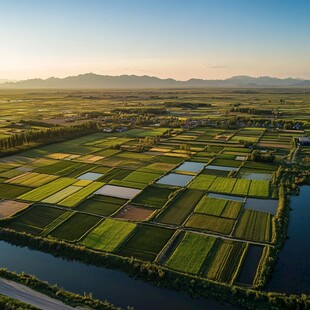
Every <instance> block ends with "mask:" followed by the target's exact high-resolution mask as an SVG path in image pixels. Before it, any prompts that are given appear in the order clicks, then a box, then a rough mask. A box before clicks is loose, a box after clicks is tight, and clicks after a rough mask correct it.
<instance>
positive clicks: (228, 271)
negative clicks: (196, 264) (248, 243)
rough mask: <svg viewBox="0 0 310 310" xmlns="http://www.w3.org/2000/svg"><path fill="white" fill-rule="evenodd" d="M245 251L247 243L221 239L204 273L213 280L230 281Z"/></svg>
mask: <svg viewBox="0 0 310 310" xmlns="http://www.w3.org/2000/svg"><path fill="white" fill-rule="evenodd" d="M244 251H245V243H242V242H234V241H229V240H223V241H221V242H220V244H219V245H218V247H217V249H216V252H215V253H214V255H213V256H212V258H211V259H210V262H208V264H206V265H207V266H206V268H205V270H204V275H205V276H206V277H207V278H209V279H211V280H215V281H219V282H226V283H229V282H230V281H231V280H232V278H233V276H234V274H235V273H236V272H237V268H238V265H239V261H240V258H241V255H242V253H243V252H244Z"/></svg>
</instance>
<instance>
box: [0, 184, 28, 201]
mask: <svg viewBox="0 0 310 310" xmlns="http://www.w3.org/2000/svg"><path fill="white" fill-rule="evenodd" d="M29 191H30V188H29V187H25V186H19V185H13V184H5V183H0V198H4V199H14V198H16V197H18V196H20V195H22V194H25V193H27V192H29Z"/></svg>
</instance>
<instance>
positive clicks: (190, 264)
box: [165, 232, 216, 274]
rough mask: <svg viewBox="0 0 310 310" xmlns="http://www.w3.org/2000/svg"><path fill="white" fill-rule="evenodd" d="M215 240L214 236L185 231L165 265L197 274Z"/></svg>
mask: <svg viewBox="0 0 310 310" xmlns="http://www.w3.org/2000/svg"><path fill="white" fill-rule="evenodd" d="M215 240H216V239H215V238H214V237H208V236H204V235H198V234H193V233H188V232H187V233H185V235H184V237H183V239H182V240H181V242H180V244H179V245H178V247H177V248H176V249H175V251H174V252H173V254H172V255H171V257H170V258H169V259H168V261H167V262H166V264H165V266H166V267H168V268H171V269H174V270H177V271H182V272H185V273H190V274H198V273H199V271H200V269H201V267H202V265H203V263H204V261H205V259H206V257H207V256H208V253H209V251H210V250H211V248H212V246H213V244H214V242H215Z"/></svg>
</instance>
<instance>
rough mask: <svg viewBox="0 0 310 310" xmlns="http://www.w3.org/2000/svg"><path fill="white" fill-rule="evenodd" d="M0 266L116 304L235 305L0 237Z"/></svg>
mask: <svg viewBox="0 0 310 310" xmlns="http://www.w3.org/2000/svg"><path fill="white" fill-rule="evenodd" d="M0 249H1V255H0V267H2V268H7V269H8V270H11V271H16V272H18V273H21V272H23V271H24V272H26V273H28V274H32V275H35V276H36V277H38V278H39V279H41V280H44V281H48V282H49V283H50V284H57V285H58V286H60V287H63V288H64V289H66V290H68V291H71V292H75V293H78V294H81V295H83V294H84V292H86V293H90V292H92V293H93V296H94V297H95V298H99V299H101V300H105V299H107V300H109V301H110V302H112V303H113V304H115V305H117V306H121V307H124V308H126V306H128V305H130V306H134V308H135V309H136V310H139V309H149V310H155V309H162V310H166V309H167V310H168V309H180V310H187V309H198V310H200V309H201V310H202V309H219V310H226V309H227V310H228V309H237V308H235V307H233V306H230V305H226V304H221V303H219V302H216V301H213V300H208V299H202V298H200V299H192V298H191V297H190V296H189V295H186V294H183V293H179V292H176V291H172V290H168V289H166V288H162V287H157V286H154V285H152V284H150V283H148V282H145V281H142V280H135V279H134V278H131V277H129V276H128V275H127V274H126V273H124V272H121V271H118V270H113V269H107V268H103V267H96V266H92V265H86V264H84V263H81V262H77V261H72V260H65V259H63V258H60V257H54V256H52V255H51V254H46V253H42V252H39V251H36V250H31V249H29V248H27V247H17V246H14V245H11V244H9V243H7V242H4V241H0Z"/></svg>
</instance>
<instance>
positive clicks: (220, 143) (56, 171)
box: [0, 95, 306, 287]
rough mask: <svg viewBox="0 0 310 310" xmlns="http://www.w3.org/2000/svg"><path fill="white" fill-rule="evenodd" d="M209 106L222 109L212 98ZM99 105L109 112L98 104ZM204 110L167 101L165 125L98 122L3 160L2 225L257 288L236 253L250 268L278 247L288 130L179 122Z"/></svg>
mask: <svg viewBox="0 0 310 310" xmlns="http://www.w3.org/2000/svg"><path fill="white" fill-rule="evenodd" d="M55 96H56V95H55ZM141 98H142V97H141ZM141 98H140V99H141ZM225 100H226V99H225ZM225 100H224V101H225ZM103 101H104V100H103ZM103 101H102V102H103ZM222 101H223V100H222ZM222 101H221V102H222ZM141 102H144V103H143V104H148V102H147V100H142V99H141ZM215 102H217V100H215ZM228 102H229V104H230V103H232V101H231V99H227V106H226V108H227V107H228ZM224 103H225V102H224ZM132 104H133V105H134V104H135V103H132ZM225 104H226V103H225ZM244 104H246V103H244ZM113 105H115V107H116V106H117V105H116V104H114V103H111V106H113ZM224 106H225V105H224ZM216 107H217V108H218V109H219V111H220V113H222V112H223V113H224V112H225V111H226V108H224V107H223V106H222V105H221V104H220V103H219V102H218V103H216ZM71 108H72V111H74V106H71ZM144 108H145V106H143V105H142V106H141V109H144ZM98 109H99V110H100V111H104V112H105V113H107V112H109V113H112V114H113V112H112V111H111V110H108V108H106V107H105V106H104V105H103V104H102V105H101V104H99V105H98ZM209 110H210V108H201V109H198V110H190V109H183V108H181V107H173V108H167V111H168V112H167V113H170V112H174V113H181V114H180V115H182V117H180V118H179V120H180V123H178V124H177V125H176V126H174V127H172V126H170V125H169V126H168V125H167V127H166V126H152V125H151V126H147V125H145V126H144V125H141V126H128V128H127V126H124V128H125V129H124V128H123V127H121V129H122V130H123V131H117V130H112V131H111V132H110V131H109V130H107V129H110V128H107V127H108V126H107V125H105V124H103V123H101V126H102V127H100V130H99V131H98V132H95V133H91V134H88V135H85V136H81V137H75V138H74V139H71V140H65V141H59V142H57V143H51V144H47V145H37V146H35V147H34V146H33V145H32V148H31V149H27V150H21V151H20V152H19V153H18V154H17V155H10V156H6V157H2V158H0V199H1V200H0V218H1V221H0V225H1V226H2V227H3V228H9V229H11V230H15V231H17V232H25V233H27V234H28V235H30V236H31V235H34V236H37V237H40V238H45V239H47V240H52V241H53V242H55V243H56V244H57V242H63V243H64V244H67V243H68V244H70V245H75V246H78V247H79V248H80V249H83V251H84V250H85V251H90V250H91V251H90V253H102V255H107V257H109V255H111V254H109V253H112V254H113V256H112V257H117V259H124V260H125V261H132V262H136V261H138V262H140V261H143V262H147V263H148V264H151V263H152V264H155V265H156V266H158V267H160V268H163V269H164V270H170V271H174V272H178V273H179V274H184V275H187V276H193V275H195V276H197V277H198V278H201V279H209V280H213V281H215V282H220V283H226V284H236V285H243V284H244V285H249V286H253V287H254V285H255V283H254V282H253V281H254V278H255V277H254V276H253V277H252V278H251V281H252V282H251V281H250V282H251V283H248V282H247V283H242V281H241V280H240V279H243V276H242V277H240V274H242V275H243V274H245V273H246V271H244V269H243V267H244V266H248V265H249V263H248V262H247V261H246V263H245V264H244V259H245V258H247V257H249V253H251V251H252V249H253V247H258V248H259V250H260V251H257V252H258V253H260V254H258V256H259V257H256V260H255V262H254V263H253V264H254V265H255V266H251V270H252V274H254V275H255V272H254V271H256V270H258V271H259V270H260V268H261V264H262V261H264V260H265V259H266V258H265V256H264V255H263V254H262V253H266V252H267V250H262V249H269V248H271V247H273V246H274V245H275V244H274V243H273V236H274V234H275V231H274V225H273V221H274V219H275V218H276V216H277V204H278V199H279V189H278V185H277V184H275V181H274V180H275V179H276V177H277V173H278V171H279V169H280V168H281V165H282V164H283V162H285V161H286V160H287V158H288V156H290V151H291V148H292V144H291V140H292V138H294V137H295V136H296V133H292V131H290V130H285V129H279V130H273V129H272V128H266V127H259V126H258V125H259V124H258V125H257V126H256V125H255V126H254V125H253V127H248V125H247V126H243V127H242V126H241V127H240V128H238V127H237V126H236V128H235V127H234V128H221V127H220V126H216V125H215V126H206V125H203V126H202V125H195V126H194V125H192V126H188V127H186V126H185V125H186V124H183V123H182V120H183V118H187V117H193V119H195V120H196V121H197V120H199V119H200V118H201V117H202V114H204V113H206V111H209ZM54 112H55V113H56V112H57V113H60V112H59V111H58V110H57V111H56V110H55V111H54ZM0 113H1V112H0ZM109 113H107V115H108V114H109ZM124 114H125V113H124ZM104 115H105V114H104ZM175 115H179V114H175ZM72 117H77V116H72ZM120 117H121V116H120ZM211 119H212V120H213V121H217V119H222V118H219V117H218V116H216V115H213V117H211ZM52 120H53V117H52V115H51V121H52ZM164 120H165V121H167V120H166V119H164V118H162V117H160V118H158V119H157V121H158V122H157V123H160V122H163V121H164ZM157 123H156V124H157ZM249 126H250V125H249ZM251 126H252V125H251ZM113 128H114V127H113ZM297 132H298V135H299V134H306V131H301V130H298V131H297ZM240 141H243V142H240ZM244 141H247V142H249V143H253V144H251V147H248V146H247V145H245V144H244ZM255 150H259V151H261V154H266V153H268V152H270V153H271V154H275V158H274V161H273V162H270V163H269V162H258V161H254V160H253V159H252V153H253V152H254V151H255ZM303 152H305V150H303ZM299 156H300V155H299ZM247 201H248V203H247ZM264 202H266V203H264ZM269 202H272V203H270V204H269ZM271 204H272V207H271ZM260 205H264V208H263V210H260V208H259V206H260ZM63 243H62V244H63ZM89 255H90V256H91V255H92V254H89ZM260 259H261V260H262V261H261V260H260ZM253 270H254V271H253ZM236 279H238V280H237V283H235V281H236ZM239 281H241V282H240V283H239Z"/></svg>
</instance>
